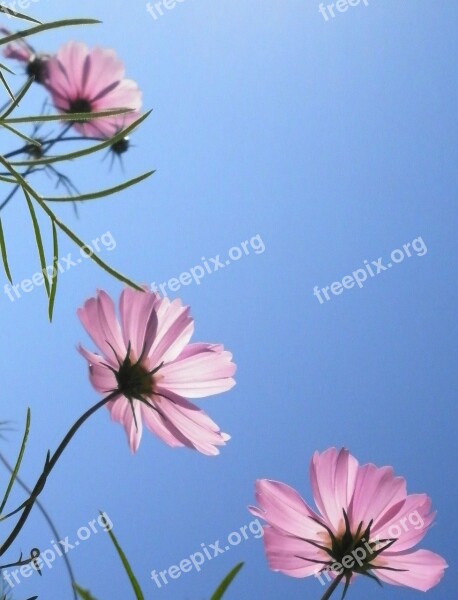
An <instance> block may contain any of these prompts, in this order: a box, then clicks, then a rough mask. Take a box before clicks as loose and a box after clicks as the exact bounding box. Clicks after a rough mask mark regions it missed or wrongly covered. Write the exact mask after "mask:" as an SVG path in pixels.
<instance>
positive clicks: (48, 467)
mask: <svg viewBox="0 0 458 600" xmlns="http://www.w3.org/2000/svg"><path fill="white" fill-rule="evenodd" d="M118 395H119V392H118V390H115V391H113V392H111V394H109V395H108V396H107V397H106V398H104V399H103V400H100V402H98V403H97V404H96V405H95V406H93V407H92V408H90V409H89V410H88V411H87V412H85V413H84V415H82V416H81V417H80V418H79V419H78V421H76V423H75V424H74V425H73V426H72V427H71V429H70V430H69V432H68V433H67V435H66V436H65V437H64V439H63V440H62V442H61V443H60V444H59V447H58V448H57V450H56V451H55V452H54V454H53V455H52V456H49V455H48V457H47V459H46V463H45V467H44V469H43V473H42V474H41V475H40V477H39V478H38V481H37V483H36V484H35V487H34V488H33V490H32V493H31V495H30V498H29V499H28V500H27V502H25V503H24V505H23V506H24V511H23V513H22V514H21V516H20V518H19V520H18V522H17V523H16V525H15V527H14V528H13V530H12V532H11V533H10V535H9V536H8V537H7V539H6V541H5V542H4V543H3V544H2V546H1V547H0V556H3V555H4V554H5V552H6V551H7V550H8V549H9V548H10V546H11V545H12V544H13V542H14V541H15V540H16V538H17V536H18V535H19V533H20V532H21V530H22V528H23V527H24V525H25V523H26V521H27V519H28V517H29V515H30V513H31V511H32V508H33V506H34V504H35V502H36V500H37V498H38V496H39V495H40V494H41V492H42V491H43V488H44V487H45V485H46V480H47V479H48V477H49V474H50V473H51V471H52V470H53V469H54V467H55V466H56V463H57V461H58V460H59V458H60V457H61V455H62V454H63V452H64V450H65V449H66V447H67V446H68V444H69V443H70V442H71V440H72V438H73V436H74V435H75V434H76V432H77V431H78V429H79V428H80V427H81V426H82V425H83V424H84V423H85V422H86V421H87V420H88V419H89V418H90V417H91V416H92V415H93V414H94V413H96V412H97V411H98V410H99V409H100V408H102V407H103V406H105V405H106V404H107V403H108V402H111V400H114V399H115V398H116V396H118Z"/></svg>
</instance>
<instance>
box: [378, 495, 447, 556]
mask: <svg viewBox="0 0 458 600" xmlns="http://www.w3.org/2000/svg"><path fill="white" fill-rule="evenodd" d="M434 517H435V513H431V500H430V499H429V498H428V496H427V495H426V494H411V495H409V496H407V498H406V500H405V501H404V502H403V503H402V505H401V507H400V508H399V510H397V511H396V514H395V515H393V516H392V518H391V519H389V520H388V521H386V520H383V521H382V522H375V523H374V526H373V528H372V534H371V537H378V538H379V539H393V538H397V540H398V541H396V542H395V543H394V544H393V545H392V546H391V547H390V549H389V553H390V554H391V553H392V552H393V553H398V552H403V551H405V550H409V549H410V548H412V547H413V546H416V545H417V544H418V543H419V542H420V541H421V540H422V539H423V537H424V536H425V535H426V532H427V531H428V529H429V527H430V525H431V523H432V522H433V521H434Z"/></svg>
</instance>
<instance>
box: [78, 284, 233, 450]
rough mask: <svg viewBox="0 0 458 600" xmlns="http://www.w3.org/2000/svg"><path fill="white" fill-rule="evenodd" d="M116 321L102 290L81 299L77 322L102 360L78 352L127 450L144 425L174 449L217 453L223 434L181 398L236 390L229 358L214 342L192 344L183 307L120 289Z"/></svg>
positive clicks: (134, 446) (133, 447) (137, 440)
mask: <svg viewBox="0 0 458 600" xmlns="http://www.w3.org/2000/svg"><path fill="white" fill-rule="evenodd" d="M119 311H120V316H121V320H120V322H119V321H118V318H117V316H116V311H115V306H114V303H113V301H112V299H111V298H110V297H109V296H108V294H106V293H105V292H104V291H99V292H98V293H97V297H96V298H90V299H89V300H87V301H86V302H85V304H84V306H83V307H82V308H80V309H79V310H78V316H79V318H80V320H81V322H82V324H83V326H84V328H85V329H86V331H87V333H88V334H89V335H90V336H91V338H92V340H93V342H94V343H95V344H96V345H97V346H98V348H99V349H100V351H101V353H102V355H101V356H100V355H99V354H94V353H92V352H88V351H87V350H85V349H84V348H82V347H81V346H80V348H79V350H80V352H81V354H82V355H83V356H84V357H85V358H86V360H87V361H88V363H89V376H90V380H91V383H92V385H93V386H94V388H95V389H96V390H97V391H98V392H100V393H102V394H108V393H110V392H112V391H114V390H118V391H119V397H118V398H116V399H115V400H113V401H111V402H109V403H108V404H107V407H108V409H109V411H110V413H111V417H112V419H113V420H114V421H117V422H118V423H121V424H122V425H123V426H124V429H125V431H126V434H127V438H128V441H129V445H130V448H131V450H132V452H136V451H137V449H138V447H139V445H140V440H141V437H142V430H143V424H145V425H146V427H147V428H148V429H149V430H150V431H151V432H152V433H155V434H156V435H157V436H158V437H160V438H161V439H162V440H163V441H164V442H165V443H166V444H168V445H169V446H173V447H178V446H187V447H189V448H193V449H196V450H198V451H199V452H202V453H203V454H207V455H216V454H219V450H218V448H217V446H223V445H225V442H226V441H227V440H229V439H230V438H229V436H228V435H227V434H225V433H222V432H221V431H220V429H219V427H218V426H217V425H216V424H215V423H214V422H213V421H212V420H211V419H210V418H209V417H208V416H207V415H206V414H205V413H204V412H203V411H202V410H200V409H199V408H198V407H196V406H195V405H194V404H191V403H190V402H188V400H186V398H201V397H204V396H211V395H213V394H219V393H220V392H225V391H227V390H229V389H231V388H232V387H233V386H234V385H235V382H234V379H233V378H232V376H233V375H234V373H235V370H236V367H235V365H234V363H232V362H231V359H232V354H231V353H230V352H227V351H225V350H224V348H223V346H221V345H215V344H203V343H200V344H190V343H189V342H190V339H191V336H192V334H193V331H194V321H193V319H192V318H191V317H190V315H189V307H187V306H183V305H182V304H181V302H180V301H179V300H174V301H173V302H171V301H170V300H169V299H168V298H160V297H159V296H158V295H157V294H154V293H151V292H147V291H145V292H139V291H134V290H132V289H130V288H126V289H125V290H123V292H122V294H121V299H120V302H119Z"/></svg>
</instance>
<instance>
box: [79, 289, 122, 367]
mask: <svg viewBox="0 0 458 600" xmlns="http://www.w3.org/2000/svg"><path fill="white" fill-rule="evenodd" d="M77 314H78V316H79V318H80V321H81V323H82V324H83V327H84V328H85V330H86V331H87V333H88V334H89V335H90V337H91V338H92V340H93V342H94V343H95V344H96V345H97V346H98V348H99V349H100V350H101V352H102V353H103V354H104V355H105V356H109V357H111V358H112V359H115V360H116V362H117V360H118V359H121V360H122V359H123V358H124V357H125V356H126V353H127V350H126V347H125V345H124V341H123V339H122V334H121V328H120V325H119V323H118V320H117V318H116V314H115V308H114V304H113V301H112V300H111V298H110V297H109V296H108V294H106V293H105V292H99V293H98V294H97V298H90V299H89V300H87V301H86V302H85V303H84V306H83V307H82V308H80V309H79V310H78V311H77Z"/></svg>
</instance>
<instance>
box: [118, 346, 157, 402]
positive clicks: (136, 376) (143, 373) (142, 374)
mask: <svg viewBox="0 0 458 600" xmlns="http://www.w3.org/2000/svg"><path fill="white" fill-rule="evenodd" d="M116 381H117V382H118V389H119V391H120V392H121V393H122V394H123V395H124V396H126V398H135V399H137V400H142V399H144V398H145V396H149V395H150V394H151V392H152V391H153V377H152V375H151V373H150V372H148V371H147V370H146V369H145V368H144V367H143V366H142V364H141V363H140V362H136V363H132V362H131V360H130V358H129V356H127V357H126V358H125V360H124V362H123V363H122V364H121V365H120V367H119V370H118V371H117V373H116Z"/></svg>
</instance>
